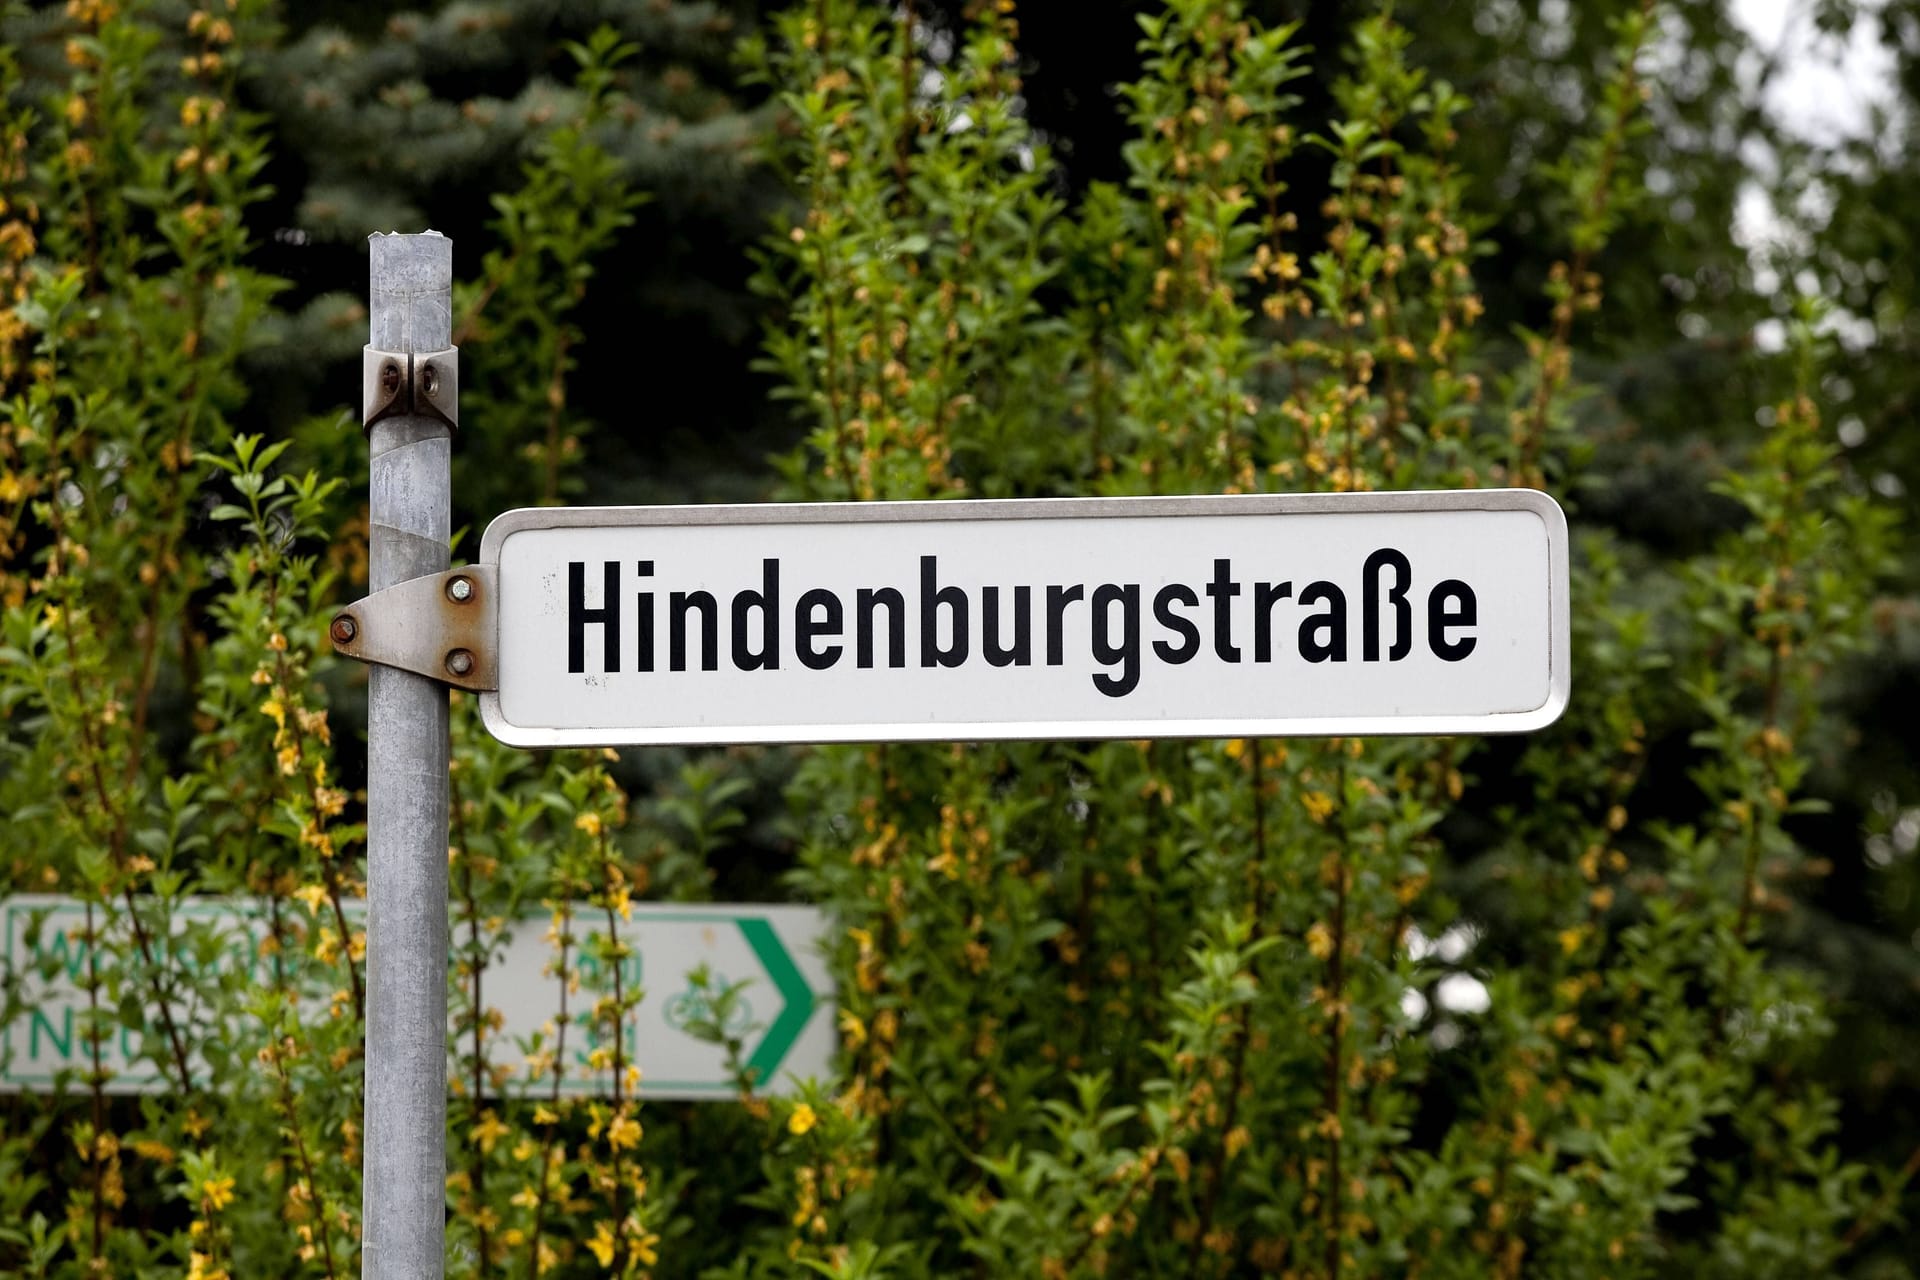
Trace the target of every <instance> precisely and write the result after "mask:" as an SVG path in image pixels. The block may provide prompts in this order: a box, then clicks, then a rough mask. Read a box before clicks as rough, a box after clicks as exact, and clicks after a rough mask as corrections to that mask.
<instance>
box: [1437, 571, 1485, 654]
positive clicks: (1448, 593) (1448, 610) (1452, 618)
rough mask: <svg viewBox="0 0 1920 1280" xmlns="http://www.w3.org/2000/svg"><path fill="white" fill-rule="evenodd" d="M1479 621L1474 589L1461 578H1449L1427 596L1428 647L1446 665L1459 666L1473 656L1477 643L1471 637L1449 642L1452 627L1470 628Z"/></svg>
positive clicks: (1477, 603)
mask: <svg viewBox="0 0 1920 1280" xmlns="http://www.w3.org/2000/svg"><path fill="white" fill-rule="evenodd" d="M1478 619H1479V602H1478V601H1476V600H1475V599H1474V597H1473V588H1472V587H1470V586H1468V585H1467V584H1466V583H1464V582H1462V581H1460V579H1458V578H1448V579H1447V580H1446V581H1445V582H1443V583H1441V584H1440V585H1439V586H1437V587H1435V588H1434V589H1433V591H1432V593H1431V594H1430V595H1428V596H1427V644H1428V645H1429V646H1430V647H1431V648H1432V649H1433V653H1434V656H1435V657H1437V658H1440V659H1442V660H1443V661H1446V662H1458V661H1460V660H1461V659H1462V658H1464V657H1466V656H1467V655H1468V654H1470V653H1472V652H1473V646H1474V645H1475V644H1477V643H1478V641H1477V640H1475V638H1474V637H1472V636H1461V637H1460V638H1459V639H1458V640H1449V639H1447V630H1448V628H1450V627H1471V626H1474V625H1475V624H1476V622H1477V621H1478Z"/></svg>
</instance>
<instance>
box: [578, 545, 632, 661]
mask: <svg viewBox="0 0 1920 1280" xmlns="http://www.w3.org/2000/svg"><path fill="white" fill-rule="evenodd" d="M602 577H603V579H604V581H605V584H606V585H605V586H604V587H603V588H602V589H601V592H600V601H601V604H600V607H599V608H598V609H589V608H587V566H586V562H585V561H581V560H570V561H568V562H567V670H568V671H569V672H574V673H580V672H584V671H586V669H587V628H588V627H592V626H598V627H600V628H602V630H601V632H600V641H601V643H600V651H601V661H602V664H603V666H604V668H605V669H606V670H607V671H618V670H619V669H620V562H619V561H618V560H609V561H607V564H606V569H605V570H604V571H603V573H602Z"/></svg>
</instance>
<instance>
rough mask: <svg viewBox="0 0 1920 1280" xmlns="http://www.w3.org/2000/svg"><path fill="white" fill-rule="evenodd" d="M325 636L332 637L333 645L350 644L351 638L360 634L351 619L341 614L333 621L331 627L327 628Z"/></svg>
mask: <svg viewBox="0 0 1920 1280" xmlns="http://www.w3.org/2000/svg"><path fill="white" fill-rule="evenodd" d="M327 634H328V635H330V636H332V637H333V642H334V643H335V644H352V643H353V638H354V637H355V636H356V635H358V634H360V628H358V627H356V626H355V625H354V624H353V619H352V618H350V617H348V616H347V615H346V614H344V613H343V614H341V615H340V616H339V617H337V618H335V619H334V620H333V625H332V626H330V627H328V628H327Z"/></svg>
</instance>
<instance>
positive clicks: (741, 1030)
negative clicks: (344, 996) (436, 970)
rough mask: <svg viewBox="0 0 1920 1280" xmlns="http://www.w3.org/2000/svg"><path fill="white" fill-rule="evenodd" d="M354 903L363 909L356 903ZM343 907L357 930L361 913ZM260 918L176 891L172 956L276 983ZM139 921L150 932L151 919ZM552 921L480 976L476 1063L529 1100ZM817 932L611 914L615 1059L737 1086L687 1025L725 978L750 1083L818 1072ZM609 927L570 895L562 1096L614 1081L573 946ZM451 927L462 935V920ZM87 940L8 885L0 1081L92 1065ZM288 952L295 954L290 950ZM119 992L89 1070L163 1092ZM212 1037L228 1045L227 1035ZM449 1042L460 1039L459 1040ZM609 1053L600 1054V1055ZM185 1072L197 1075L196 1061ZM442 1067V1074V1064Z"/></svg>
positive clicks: (826, 1013) (738, 916) (288, 911)
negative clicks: (181, 897)
mask: <svg viewBox="0 0 1920 1280" xmlns="http://www.w3.org/2000/svg"><path fill="white" fill-rule="evenodd" d="M354 906H355V907H356V908H362V909H363V904H354ZM282 912H283V916H284V918H286V919H288V920H289V921H290V922H291V923H292V924H293V925H294V926H295V927H297V928H299V929H302V930H310V929H317V928H322V927H325V926H326V925H327V924H328V922H329V921H328V917H327V916H326V915H325V914H322V915H320V916H318V917H313V916H310V915H309V914H308V912H307V911H306V910H305V909H304V908H301V907H299V906H297V905H287V904H283V906H282ZM95 914H96V922H97V923H98V924H99V926H100V929H101V932H102V934H103V935H104V936H105V937H106V938H108V939H110V940H111V939H116V938H121V937H123V936H124V935H125V934H126V932H127V931H128V924H127V922H126V920H125V918H124V914H123V908H120V907H119V906H118V904H116V905H115V906H114V907H113V908H111V909H108V908H102V907H96V908H95ZM353 914H354V916H355V917H356V924H357V923H358V920H357V917H358V916H359V915H360V914H361V912H360V911H359V910H356V911H355V912H354V913H353ZM268 919H269V915H268V911H267V908H266V905H265V904H264V903H263V902H260V901H257V900H253V899H233V898H199V899H189V900H186V901H183V902H181V903H179V904H177V905H176V908H175V912H174V916H173V921H172V934H173V936H174V938H175V939H176V940H177V942H178V943H179V944H180V945H179V946H178V947H177V952H178V954H179V956H180V958H181V961H182V963H183V964H186V965H193V964H195V963H203V962H204V963H210V965H211V967H212V968H213V969H215V970H218V971H223V972H228V973H233V974H235V975H236V976H238V977H239V978H240V979H241V980H242V981H244V982H245V983H247V984H248V985H254V986H265V985H267V984H269V983H271V982H272V981H274V973H275V970H274V966H273V961H272V958H271V954H270V950H269V949H267V948H264V947H263V945H262V944H263V943H264V942H265V940H266V939H267V937H268V934H269V932H270V931H269V927H268ZM147 923H148V926H149V928H150V930H151V929H152V928H153V923H154V922H152V921H148V922H147ZM549 925H550V918H549V917H548V916H547V915H546V914H544V913H542V914H537V915H531V916H527V917H525V918H523V919H521V920H519V921H517V922H516V923H515V924H514V925H513V926H512V928H511V929H510V930H507V931H506V932H507V936H506V937H505V939H504V940H503V941H502V943H501V950H500V951H499V952H498V953H497V954H496V955H495V956H494V958H493V959H492V961H491V962H490V963H489V965H488V967H487V970H486V973H485V978H484V983H483V994H484V998H485V1001H486V1004H487V1006H488V1007H489V1008H490V1009H493V1010H497V1011H498V1013H499V1014H500V1016H501V1019H502V1022H501V1026H500V1028H499V1030H497V1031H496V1032H494V1033H493V1034H492V1036H491V1037H490V1039H489V1040H488V1041H487V1048H488V1054H487V1056H488V1061H489V1063H490V1064H491V1065H493V1066H496V1067H503V1068H507V1069H508V1070H509V1071H510V1075H509V1076H508V1079H507V1082H506V1085H505V1088H506V1090H507V1091H508V1092H511V1093H517V1094H523V1095H527V1096H545V1095H547V1094H549V1093H550V1092H551V1090H552V1089H553V1077H552V1075H550V1074H548V1075H545V1076H543V1077H541V1078H539V1079H533V1078H530V1077H529V1073H528V1070H527V1060H528V1057H529V1055H530V1052H532V1053H535V1054H537V1052H538V1051H541V1050H544V1051H546V1052H547V1053H552V1052H553V1051H554V1050H555V1049H557V1048H558V1047H559V1046H558V1039H557V1031H558V1027H557V1026H556V1019H557V1016H558V1014H559V1012H560V983H561V979H560V978H559V977H558V976H555V975H553V974H549V973H548V972H547V970H548V968H549V966H550V965H551V964H552V963H553V961H554V959H555V955H556V952H555V948H554V946H553V944H552V943H551V942H549V941H548V940H547V933H548V929H549ZM826 928H827V925H826V919H825V917H824V915H823V914H822V913H821V912H820V911H818V910H817V909H815V908H812V907H801V906H764V905H743V904H724V903H713V904H704V905H697V906H691V905H690V906H664V905H641V904H635V906H634V907H633V911H632V916H631V919H626V920H621V921H619V924H618V936H619V937H620V939H621V941H623V942H625V943H626V944H627V945H628V946H629V947H630V948H632V954H631V955H630V956H629V957H628V959H627V960H626V961H625V962H624V964H623V966H622V969H621V973H620V975H619V977H620V981H621V986H622V989H623V990H625V991H632V990H634V989H635V987H636V986H637V987H638V988H639V989H641V990H642V991H644V992H645V996H644V998H643V999H642V1000H641V1002H640V1005H639V1006H638V1008H636V1009H635V1010H634V1011H633V1012H632V1014H631V1015H630V1016H629V1018H628V1021H627V1023H626V1036H625V1039H626V1045H625V1049H624V1052H623V1054H622V1059H623V1061H624V1062H628V1063H638V1064H639V1066H640V1068H641V1071H642V1081H641V1094H642V1096H650V1097H655V1098H690V1099H698V1098H729V1097H733V1096H735V1094H736V1087H735V1082H734V1079H733V1077H732V1075H731V1074H730V1072H729V1070H728V1067H727V1061H726V1053H725V1050H724V1049H723V1048H722V1047H721V1046H719V1045H716V1044H713V1043H710V1042H708V1041H705V1040H702V1039H700V1038H699V1037H697V1036H695V1035H694V1034H692V1030H691V1029H692V1028H693V1027H694V1026H695V1025H697V1024H699V1023H702V1022H708V1023H710V1022H712V1021H713V1018H714V1015H715V1012H716V1010H715V1007H714V1004H713V999H712V997H713V993H715V992H717V991H719V990H720V989H721V988H723V987H726V986H729V985H731V984H734V983H744V984H745V985H744V986H743V987H742V988H741V990H740V992H739V996H738V999H737V1000H736V1001H735V1002H734V1003H733V1006H732V1011H731V1015H730V1017H729V1018H728V1021H727V1026H726V1028H725V1030H726V1031H727V1033H728V1034H729V1035H731V1036H734V1037H736V1038H737V1039H739V1040H740V1042H741V1045H742V1048H741V1053H742V1055H743V1061H742V1065H743V1066H744V1067H745V1068H746V1069H747V1071H748V1072H749V1073H750V1074H751V1075H752V1077H753V1079H754V1080H755V1082H756V1091H757V1092H761V1093H783V1092H786V1091H788V1090H789V1089H791V1087H792V1084H793V1081H794V1080H795V1079H796V1078H805V1077H808V1076H816V1075H823V1074H825V1073H826V1071H827V1069H828V1066H829V1064H830V1062H831V1060H832V1055H833V1050H834V1044H835V1041H834V1032H833V1019H832V1012H831V1011H832V1008H833V1003H834V997H833V984H832V982H831V981H830V979H829V978H828V976H827V972H826V965H825V962H824V961H823V960H822V959H821V957H820V953H819V944H820V941H821V939H822V938H823V937H824V936H825V933H826ZM606 929H607V916H606V912H605V910H604V909H602V908H598V907H590V906H588V905H586V904H584V903H582V904H576V906H575V908H574V921H573V928H572V932H573V934H574V936H575V938H576V939H578V940H581V941H580V942H576V944H575V946H574V947H573V948H572V949H571V951H570V954H569V967H570V968H571V970H572V971H573V973H574V974H575V975H576V976H577V977H578V978H579V983H580V989H579V991H577V992H575V993H573V994H572V995H570V996H569V998H568V1010H569V1014H570V1025H569V1026H568V1028H567V1040H566V1044H565V1051H564V1054H561V1055H558V1060H559V1061H560V1062H561V1064H562V1066H563V1068H564V1070H563V1072H562V1074H561V1077H560V1080H561V1084H560V1089H561V1092H562V1093H563V1094H566V1095H569V1096H580V1095H590V1094H605V1093H609V1092H611V1091H612V1070H611V1066H610V1065H601V1066H599V1067H598V1068H597V1069H596V1067H595V1065H594V1059H595V1054H594V1050H595V1049H597V1048H600V1047H601V1039H600V1038H599V1037H596V1036H595V1035H594V1034H593V1032H592V1029H591V1028H590V1027H589V1026H588V1014H589V1011H590V1010H591V1008H592V1005H593V1002H594V1000H595V999H596V998H597V997H599V996H600V995H603V994H607V993H610V992H611V991H612V990H613V985H614V983H613V979H614V975H613V974H612V973H611V972H608V971H606V969H605V967H604V966H603V965H601V964H600V963H599V962H598V960H597V959H596V957H595V955H594V952H593V950H592V948H591V947H589V946H585V945H581V944H582V943H583V942H584V940H585V939H586V938H587V936H588V935H589V933H591V932H595V931H598V932H601V933H603V934H604V933H605V932H606ZM154 931H155V932H157V930H154ZM461 932H462V935H464V929H463V930H462V931H461ZM85 935H86V907H85V905H84V904H83V903H81V902H80V901H78V900H76V899H73V898H62V897H55V896H48V895H21V896H17V897H11V898H7V899H5V900H4V902H0V941H4V947H5V950H4V958H5V966H6V971H7V972H8V973H9V974H12V975H18V976H19V977H20V979H21V982H22V986H21V991H20V994H21V997H22V999H21V1001H20V1003H19V1004H18V1005H16V1006H15V1008H16V1009H17V1010H18V1012H17V1014H16V1015H15V1016H14V1018H13V1019H12V1020H11V1021H9V1022H7V1023H6V1024H5V1025H4V1026H3V1027H0V1091H5V1092H19V1091H23V1090H34V1091H44V1090H51V1089H55V1088H58V1087H60V1083H61V1081H62V1080H63V1079H65V1080H69V1081H70V1082H71V1084H72V1086H73V1087H79V1079H80V1078H79V1074H78V1073H79V1072H81V1071H83V1070H85V1069H87V1068H88V1067H89V1066H90V1064H91V1052H90V1050H89V1048H88V1046H87V1040H86V1034H85V1028H86V1016H87V1015H86V1010H87V1007H88V1001H87V997H86V992H85V989H84V987H83V985H82V983H83V981H84V979H85V977H86V975H87V972H88V967H89V963H90V962H91V961H92V956H91V955H90V952H89V948H88V945H87V943H86V941H85ZM190 948H191V950H192V951H193V952H195V953H196V954H200V955H203V956H206V957H211V959H210V961H204V960H203V961H196V960H194V959H193V958H191V957H189V956H188V954H187V953H188V951H189V949H190ZM202 948H204V949H205V950H204V952H203V951H202ZM122 949H123V948H118V947H116V946H113V945H109V947H108V948H107V949H106V951H105V952H103V953H102V956H101V962H100V964H99V973H100V976H101V977H102V978H103V979H104V980H105V981H106V982H107V983H108V989H109V990H110V991H117V992H120V993H125V992H126V990H127V988H126V986H125V985H124V983H123V982H122V980H121V978H122V976H121V975H120V974H118V973H117V972H115V971H114V969H113V967H112V964H111V959H110V957H111V953H112V952H114V951H116V950H122ZM297 952H298V948H293V949H291V953H293V954H297ZM283 963H284V961H283ZM703 967H704V969H705V970H706V973H707V981H706V983H705V984H704V985H701V984H696V983H695V982H694V981H693V980H692V977H691V975H692V974H693V973H694V972H695V971H697V970H700V969H701V968H703ZM305 987H306V990H305V999H306V1002H307V1004H308V1007H309V1008H311V1009H312V1010H313V1014H312V1016H314V1017H324V1016H327V1014H326V1012H325V1011H326V1010H327V1008H328V1003H329V1002H328V997H329V996H330V995H331V990H330V988H326V987H324V986H322V985H320V984H319V983H318V981H317V980H309V981H307V982H306V983H305ZM117 1000H118V997H117V996H112V997H103V999H102V1007H103V1008H104V1009H105V1010H107V1014H106V1016H108V1017H109V1018H112V1019H113V1020H114V1022H113V1025H112V1026H111V1028H110V1031H111V1034H110V1035H109V1036H108V1038H107V1039H106V1041H105V1042H104V1043H103V1044H102V1046H101V1060H102V1065H103V1066H105V1067H106V1068H108V1069H109V1070H111V1071H112V1072H113V1073H114V1075H113V1079H112V1080H111V1081H110V1082H109V1084H108V1086H107V1087H108V1090H109V1091H110V1092H114V1093H159V1092H164V1091H166V1090H168V1089H170V1088H172V1087H174V1083H175V1082H174V1081H173V1080H172V1079H170V1078H168V1077H164V1076H162V1075H161V1074H160V1073H159V1072H158V1071H157V1070H156V1069H155V1067H154V1064H153V1063H152V1062H151V1061H149V1060H146V1059H145V1058H144V1057H143V1056H142V1052H141V1046H142V1036H143V1029H142V1027H140V1026H138V1025H121V1023H120V1021H119V1015H118V1014H117V1013H116V1012H114V1010H115V1006H116V1002H117ZM202 1008H203V1009H204V1006H202ZM145 1017H146V1022H147V1025H148V1026H152V1025H156V1024H157V1022H158V1017H157V1015H156V1013H155V1012H154V1011H153V1010H151V1009H149V1010H146V1011H145ZM200 1030H201V1031H202V1032H210V1031H212V1029H211V1028H204V1027H203V1028H201V1029H200ZM196 1038H199V1039H206V1038H208V1037H207V1036H206V1035H204V1034H203V1035H200V1036H197V1037H196ZM223 1038H224V1039H225V1041H226V1043H228V1044H232V1043H234V1042H235V1040H236V1039H237V1037H231V1036H228V1037H223ZM452 1048H453V1049H454V1050H456V1051H459V1050H463V1049H465V1048H466V1043H465V1042H464V1038H462V1040H461V1041H459V1042H456V1043H455V1044H454V1045H453V1046H452ZM607 1056H610V1055H603V1056H602V1062H603V1063H604V1061H605V1057H607ZM197 1066H198V1067H199V1068H200V1069H203V1070H205V1069H208V1068H207V1064H206V1063H205V1061H204V1059H203V1060H201V1061H200V1062H199V1063H198V1064H197ZM243 1069H247V1068H243ZM448 1069H449V1072H450V1073H451V1072H453V1071H454V1070H455V1067H454V1064H453V1063H452V1061H451V1060H450V1061H449V1066H448ZM461 1074H462V1075H464V1074H465V1072H462V1073H461Z"/></svg>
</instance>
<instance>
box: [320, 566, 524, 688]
mask: <svg viewBox="0 0 1920 1280" xmlns="http://www.w3.org/2000/svg"><path fill="white" fill-rule="evenodd" d="M498 584H499V575H498V574H497V572H496V570H495V568H494V566H493V565H490V564H470V565H464V566H462V567H461V568H458V569H449V570H447V571H446V572H445V573H432V574H428V575H427V576H425V577H423V578H410V579H408V580H407V581H405V582H400V583H395V584H394V585H393V586H391V587H388V588H386V589H385V590H383V591H376V592H374V593H373V594H372V595H370V596H367V597H365V598H363V599H360V600H356V601H354V602H353V603H352V604H350V605H348V606H346V607H345V608H344V609H342V610H340V612H339V613H337V614H335V615H334V618H333V623H332V625H331V626H329V627H328V629H327V634H328V636H329V638H331V639H332V641H333V647H334V651H335V652H336V653H340V654H343V655H345V656H346V657H349V658H354V659H357V660H359V661H361V662H377V663H379V664H380V665H381V666H385V667H397V668H398V669H400V670H401V671H411V672H413V673H414V674H415V675H422V676H426V677H427V678H429V679H432V680H439V681H442V682H444V683H446V684H450V685H453V686H454V687H455V688H459V689H468V690H471V691H473V692H475V693H478V692H482V691H484V690H487V689H497V688H499V687H500V680H499V669H498V657H497V655H498V653H499V649H500V615H499V604H498Z"/></svg>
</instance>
